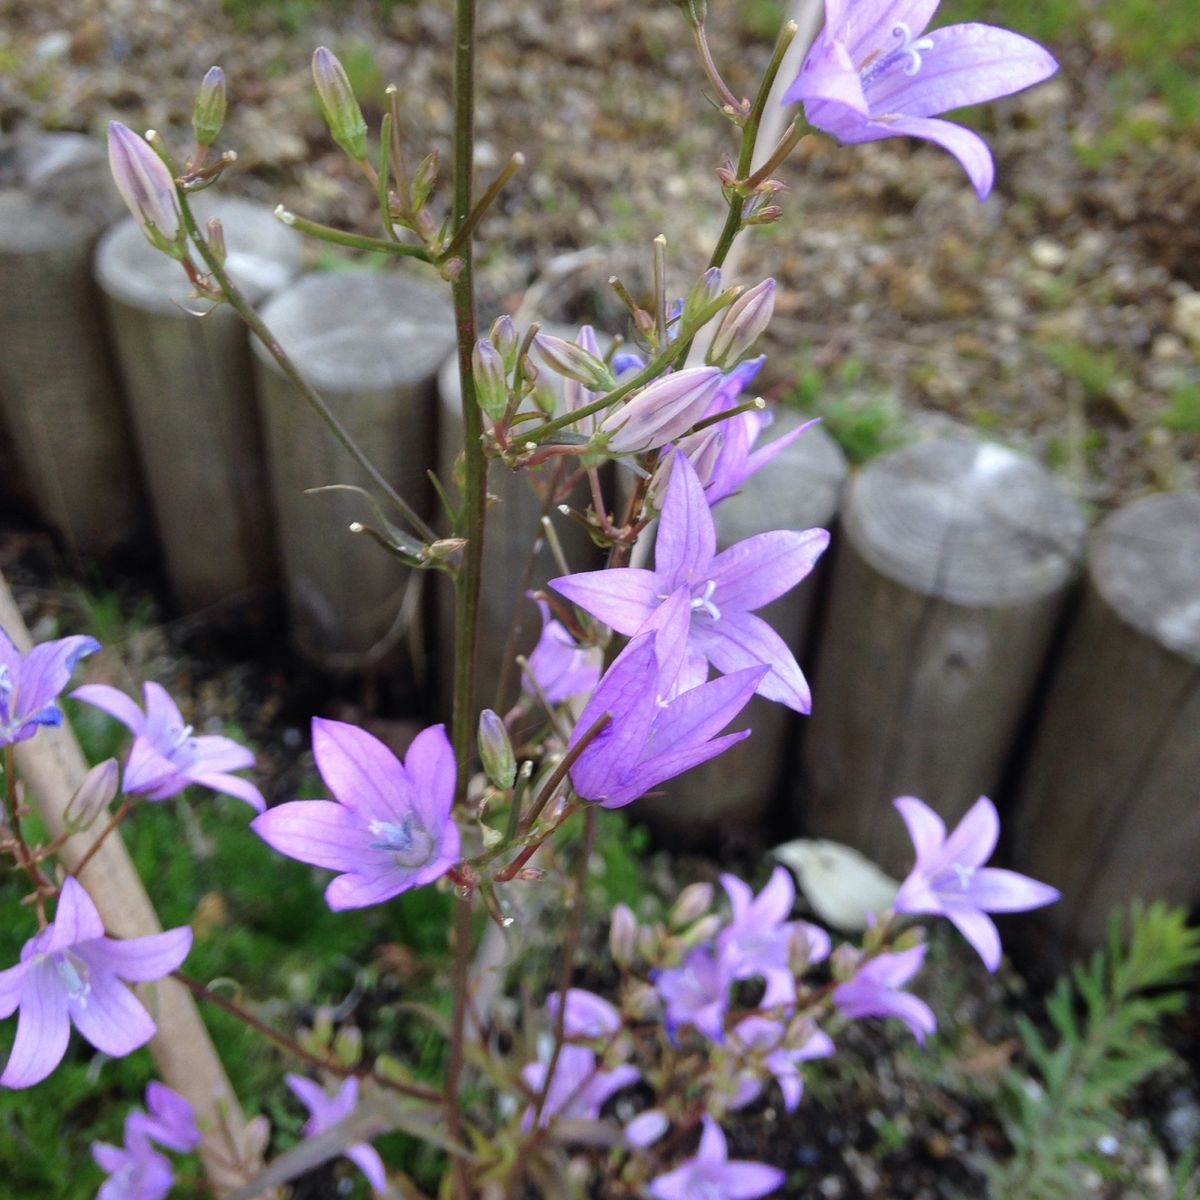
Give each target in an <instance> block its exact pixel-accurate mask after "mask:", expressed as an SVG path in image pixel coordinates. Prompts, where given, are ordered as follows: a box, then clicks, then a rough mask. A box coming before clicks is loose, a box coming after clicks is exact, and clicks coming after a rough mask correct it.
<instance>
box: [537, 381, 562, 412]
mask: <svg viewBox="0 0 1200 1200" xmlns="http://www.w3.org/2000/svg"><path fill="white" fill-rule="evenodd" d="M533 402H534V404H536V405H537V406H538V409H539V410H540V411H541V412H542V413H543V414H544V415H545V416H547V417H552V416H554V414H555V413H556V412H557V411H558V393H557V392H556V391H555V390H554V385H553V384H552V383H551V382H550V380H548V379H539V380H538V381H537V383H536V384H534V387H533Z"/></svg>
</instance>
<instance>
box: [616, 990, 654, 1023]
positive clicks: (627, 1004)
mask: <svg viewBox="0 0 1200 1200" xmlns="http://www.w3.org/2000/svg"><path fill="white" fill-rule="evenodd" d="M621 1007H622V1008H623V1009H624V1010H625V1012H626V1013H628V1015H629V1016H630V1017H631V1018H632V1019H633V1020H635V1021H647V1020H649V1019H650V1018H651V1017H653V1016H655V1015H656V1014H657V1013H658V1011H659V1008H660V1004H659V999H658V993H657V992H656V991H655V990H654V989H653V988H652V987H651V986H650V985H649V984H648V983H640V982H639V983H635V984H634V985H633V986H632V987H630V988H629V989H628V991H626V993H625V996H624V998H623V1003H622V1005H621Z"/></svg>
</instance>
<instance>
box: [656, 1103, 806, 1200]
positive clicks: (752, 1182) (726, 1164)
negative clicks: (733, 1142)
mask: <svg viewBox="0 0 1200 1200" xmlns="http://www.w3.org/2000/svg"><path fill="white" fill-rule="evenodd" d="M701 1121H702V1122H703V1126H704V1130H703V1132H702V1133H701V1134H700V1149H699V1150H698V1151H697V1153H696V1156H695V1157H694V1158H689V1159H688V1160H687V1161H686V1162H685V1163H683V1164H682V1165H681V1166H678V1167H676V1168H675V1170H674V1171H668V1172H667V1173H666V1174H665V1175H659V1176H658V1178H657V1179H654V1180H651V1183H650V1195H652V1196H653V1197H654V1198H655V1200H699V1198H700V1197H703V1200H756V1197H758V1196H767V1195H769V1194H770V1193H771V1192H773V1191H775V1190H776V1189H777V1188H780V1187H782V1186H783V1181H784V1179H785V1178H786V1177H785V1175H784V1173H783V1172H782V1171H781V1170H779V1168H778V1167H769V1166H767V1164H766V1163H758V1162H749V1161H743V1160H739V1159H733V1160H731V1159H730V1158H729V1149H728V1147H727V1146H726V1143H725V1135H724V1134H723V1133H722V1132H721V1127H720V1126H719V1125H718V1124H717V1123H716V1122H715V1121H714V1120H713V1119H712V1117H707V1116H706V1117H702V1118H701Z"/></svg>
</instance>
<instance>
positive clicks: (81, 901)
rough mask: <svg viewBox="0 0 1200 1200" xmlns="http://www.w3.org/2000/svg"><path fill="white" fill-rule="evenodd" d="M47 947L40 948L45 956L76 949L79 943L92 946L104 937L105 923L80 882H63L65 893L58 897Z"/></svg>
mask: <svg viewBox="0 0 1200 1200" xmlns="http://www.w3.org/2000/svg"><path fill="white" fill-rule="evenodd" d="M50 928H51V934H50V937H49V938H48V939H47V941H46V944H45V945H44V946H43V947H42V948H41V949H42V951H43V953H45V954H53V953H54V952H55V951H58V950H65V949H67V948H68V947H70V946H76V945H78V944H79V943H80V942H90V941H92V940H93V939H94V938H102V937H103V936H104V922H103V921H101V920H100V914H99V913H98V912H97V911H96V906H95V905H94V904H93V903H92V898H91V896H89V895H88V894H87V890H86V889H85V888H84V886H83V884H81V883H80V882H79V881H78V880H77V879H75V878H74V877H73V876H70V875H68V876H67V878H66V879H65V880H64V881H63V886H62V891H61V892H60V893H59V896H58V908H57V909H55V912H54V923H53V924H52V925H51V927H50Z"/></svg>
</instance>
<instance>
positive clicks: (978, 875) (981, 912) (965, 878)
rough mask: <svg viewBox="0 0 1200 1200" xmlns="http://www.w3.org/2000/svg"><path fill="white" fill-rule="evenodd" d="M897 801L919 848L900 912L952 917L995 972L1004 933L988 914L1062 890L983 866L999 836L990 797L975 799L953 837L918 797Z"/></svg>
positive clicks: (1036, 902) (1018, 908)
mask: <svg viewBox="0 0 1200 1200" xmlns="http://www.w3.org/2000/svg"><path fill="white" fill-rule="evenodd" d="M895 804H896V807H897V808H898V809H899V810H900V815H901V816H902V817H903V818H904V823H905V825H907V826H908V833H909V836H910V837H911V838H912V840H913V846H914V847H915V848H916V851H917V864H916V866H915V867H913V869H912V872H911V873H910V874H909V876H908V878H907V879H906V880H905V881H904V882H903V883H902V884H901V885H900V891H899V892H898V893H897V895H896V911H897V912H904V913H931V914H934V915H935V916H941V917H947V918H948V919H949V920H950V921H952V922H953V923H954V925H955V926H956V927H957V928H958V931H959V932H960V933H961V934H962V935H963V937H965V938H966V939H967V941H968V942H970V943H971V945H972V946H974V947H975V949H976V950H978V951H979V957H980V958H982V959H983V962H984V966H986V967H987V969H988V970H989V971H994V970H995V969H996V968H997V967H998V966H999V965H1000V934H999V933H998V932H997V930H996V925H995V922H994V921H992V919H991V918H990V917H988V916H987V914H988V913H989V912H1027V911H1028V910H1029V909H1031V908H1041V907H1042V905H1043V904H1053V903H1054V901H1055V900H1057V899H1058V898H1059V892H1058V890H1057V889H1056V888H1052V887H1050V885H1049V884H1045V883H1038V881H1037V880H1036V879H1030V878H1029V877H1028V876H1027V875H1018V874H1017V872H1016V871H1004V870H1000V869H999V868H997V867H985V866H984V865H983V864H984V863H985V862H987V860H988V859H989V858H990V857H991V856H992V851H993V850H995V848H996V839H997V838H998V837H999V836H1000V818H999V817H998V816H997V815H996V806H995V805H994V804H993V803H992V802H991V801H990V800H989V799H988V798H987V797H986V796H980V797H979V799H978V800H976V801H975V803H974V804H973V805H972V806H971V808H970V810H969V811H968V812H967V813H966V815H965V816H964V817H963V819H962V820H961V821H959V823H958V826H957V827H956V828H955V830H954V832H953V833H952V834H951V835H950V836H949V837H947V836H946V826H945V824H944V823H943V822H942V819H941V817H939V816H938V815H937V813H935V812H934V811H933V809H931V808H930V807H929V805H928V804H925V803H923V802H922V801H920V800H918V799H917V798H916V797H915V796H901V797H900V798H899V799H898V800H896V801H895Z"/></svg>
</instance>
